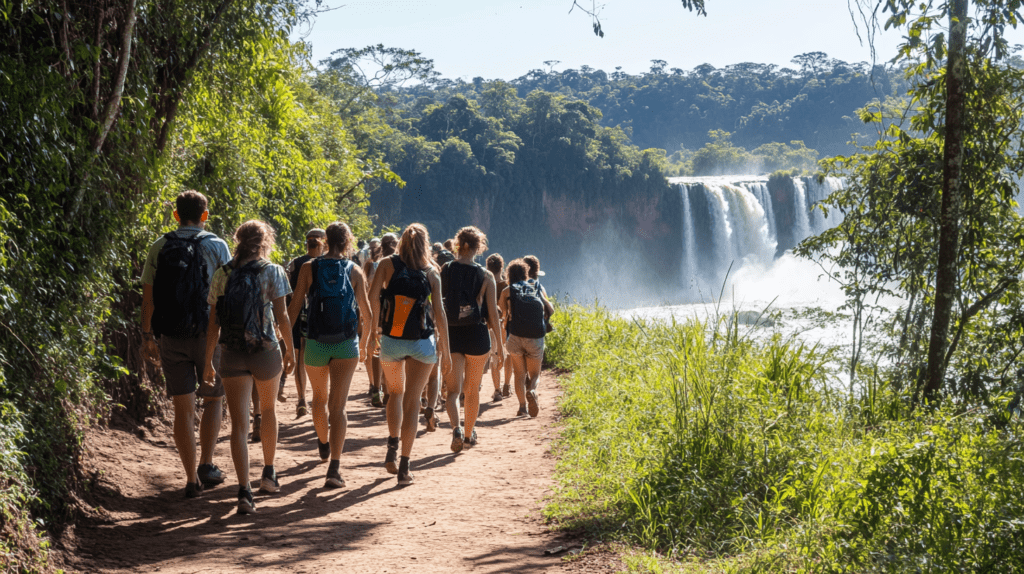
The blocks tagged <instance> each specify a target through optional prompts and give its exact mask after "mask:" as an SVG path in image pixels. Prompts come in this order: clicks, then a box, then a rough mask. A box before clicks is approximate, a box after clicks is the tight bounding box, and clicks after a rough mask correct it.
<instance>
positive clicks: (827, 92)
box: [396, 52, 906, 156]
mask: <svg viewBox="0 0 1024 574" xmlns="http://www.w3.org/2000/svg"><path fill="white" fill-rule="evenodd" d="M793 63H794V64H795V65H796V66H797V67H796V69H790V68H781V69H780V68H778V67H777V66H775V65H771V64H755V63H752V62H744V63H740V64H734V65H731V66H727V67H725V68H721V69H716V68H715V67H714V66H711V65H710V64H703V65H701V66H697V67H696V68H694V69H693V70H682V69H680V68H668V67H667V66H668V64H667V63H666V62H665V61H664V60H653V61H652V65H651V69H650V71H649V72H646V73H643V74H637V75H630V74H626V73H625V72H622V71H621V70H618V69H616V71H614V72H611V73H608V72H606V71H603V70H598V69H594V68H591V67H590V66H581V67H580V68H579V69H567V70H563V71H561V72H556V71H553V70H549V71H546V72H545V71H543V70H532V71H530V72H529V73H527V74H526V75H524V76H522V77H519V78H516V79H514V80H511V81H509V82H508V85H510V86H512V87H513V88H515V90H516V93H517V95H518V96H519V97H521V98H525V97H526V96H527V95H529V94H530V93H531V92H533V91H534V90H543V91H546V92H552V93H558V94H562V95H564V96H567V97H570V98H572V99H578V100H582V101H584V102H587V103H588V104H590V105H592V106H594V107H596V108H597V109H599V110H600V111H601V114H602V119H601V123H602V125H604V126H607V127H616V126H617V127H621V128H622V129H623V130H624V131H625V132H626V133H627V134H628V135H629V137H630V140H631V141H632V142H633V143H634V144H636V145H637V146H639V147H641V148H661V149H665V150H668V151H669V152H670V153H672V152H674V151H675V150H678V149H679V148H680V146H682V147H683V148H686V149H690V150H695V149H697V148H700V147H701V146H703V145H704V144H706V143H707V142H708V141H709V136H708V133H709V132H710V131H712V130H726V131H729V132H733V139H734V141H735V143H736V145H738V146H741V147H744V148H747V149H754V148H756V147H758V146H761V145H763V144H767V143H774V142H790V141H794V140H797V141H803V142H805V143H806V144H807V145H808V146H809V147H811V148H814V149H816V150H818V151H820V152H822V153H823V154H825V155H826V156H828V155H834V154H837V153H842V152H844V151H847V150H848V149H849V148H848V147H847V142H849V140H850V136H851V134H853V133H856V132H860V131H861V128H860V122H859V121H858V120H857V118H856V116H855V114H854V110H856V109H858V108H860V107H863V106H864V105H865V104H866V103H868V102H870V101H872V100H885V99H886V98H888V97H890V96H893V95H896V94H899V93H902V92H903V91H904V90H905V87H906V86H905V84H904V83H903V75H902V73H901V72H900V71H898V70H891V69H887V68H885V67H884V66H880V65H879V66H874V67H872V66H869V65H868V64H866V63H863V62H861V63H856V64H850V63H847V62H843V61H840V60H836V59H832V58H829V57H828V55H827V54H824V53H821V52H811V53H807V54H801V55H799V56H796V57H794V58H793ZM495 83H496V82H495V81H487V80H484V79H483V78H474V79H473V81H472V82H465V81H463V80H448V79H439V80H436V81H435V82H429V83H425V84H421V85H418V86H413V87H409V88H405V89H403V90H399V91H398V92H397V94H396V95H397V96H398V97H400V98H402V100H403V101H404V102H406V103H405V105H407V106H422V105H423V102H424V101H429V102H437V103H441V102H444V101H447V99H448V98H450V97H451V96H453V95H455V94H462V95H464V96H465V97H466V98H467V99H470V100H478V101H479V100H480V98H481V97H482V96H483V93H484V92H485V91H487V90H489V89H491V88H492V87H493V86H494V85H495Z"/></svg>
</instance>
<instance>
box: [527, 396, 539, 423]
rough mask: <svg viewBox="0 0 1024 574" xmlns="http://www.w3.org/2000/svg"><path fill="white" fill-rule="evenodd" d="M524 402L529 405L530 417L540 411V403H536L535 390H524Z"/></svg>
mask: <svg viewBox="0 0 1024 574" xmlns="http://www.w3.org/2000/svg"><path fill="white" fill-rule="evenodd" d="M526 403H527V404H528V405H529V408H530V418H534V417H536V416H537V413H539V412H540V405H539V404H537V391H536V390H529V391H526Z"/></svg>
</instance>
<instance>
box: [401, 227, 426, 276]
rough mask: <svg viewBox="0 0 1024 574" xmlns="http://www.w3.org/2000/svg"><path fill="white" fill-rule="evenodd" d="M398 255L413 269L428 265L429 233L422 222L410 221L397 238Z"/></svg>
mask: <svg viewBox="0 0 1024 574" xmlns="http://www.w3.org/2000/svg"><path fill="white" fill-rule="evenodd" d="M398 256H399V257H400V258H401V259H402V263H405V264H406V265H408V266H409V267H412V268H413V269H425V268H427V267H429V266H430V234H429V233H427V228H426V226H424V225H423V224H422V223H410V224H409V227H406V228H405V231H403V232H402V238H401V239H399V240H398Z"/></svg>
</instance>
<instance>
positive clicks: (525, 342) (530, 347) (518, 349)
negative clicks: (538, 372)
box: [505, 335, 544, 359]
mask: <svg viewBox="0 0 1024 574" xmlns="http://www.w3.org/2000/svg"><path fill="white" fill-rule="evenodd" d="M505 349H506V350H508V354H509V355H522V356H524V357H526V358H527V359H543V358H544V337H541V338H539V339H527V338H526V337H519V336H517V335H509V336H508V341H507V342H506V343H505Z"/></svg>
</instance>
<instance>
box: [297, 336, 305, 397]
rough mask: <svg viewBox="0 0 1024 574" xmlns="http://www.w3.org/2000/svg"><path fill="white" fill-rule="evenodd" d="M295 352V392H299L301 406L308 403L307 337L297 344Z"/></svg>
mask: <svg viewBox="0 0 1024 574" xmlns="http://www.w3.org/2000/svg"><path fill="white" fill-rule="evenodd" d="M295 354H296V356H297V357H298V359H297V360H296V361H295V392H297V393H298V394H299V406H305V405H306V363H305V361H306V338H305V337H302V342H301V343H300V344H299V345H297V346H296V349H295Z"/></svg>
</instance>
